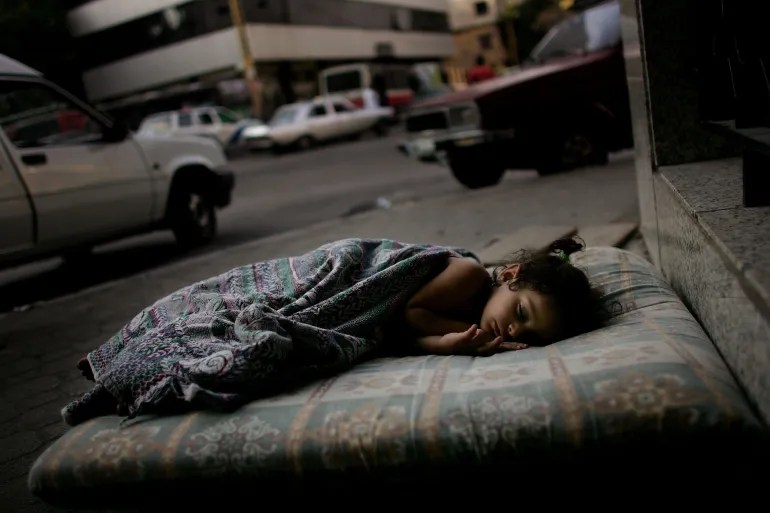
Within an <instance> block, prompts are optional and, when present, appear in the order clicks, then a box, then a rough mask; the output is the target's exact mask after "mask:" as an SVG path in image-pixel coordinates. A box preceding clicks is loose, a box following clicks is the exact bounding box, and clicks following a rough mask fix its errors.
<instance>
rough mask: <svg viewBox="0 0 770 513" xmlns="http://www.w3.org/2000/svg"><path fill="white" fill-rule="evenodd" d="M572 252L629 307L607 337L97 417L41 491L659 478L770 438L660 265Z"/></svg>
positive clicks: (405, 361)
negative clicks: (640, 468) (232, 404)
mask: <svg viewBox="0 0 770 513" xmlns="http://www.w3.org/2000/svg"><path fill="white" fill-rule="evenodd" d="M572 258H573V261H574V262H575V263H576V264H577V265H579V266H581V267H582V268H584V269H585V270H586V271H587V273H588V274H589V276H590V277H591V279H592V281H593V282H594V283H595V284H597V285H598V286H600V287H601V288H602V289H603V291H604V299H605V301H606V302H607V305H608V309H609V311H610V312H611V317H610V318H609V319H608V321H607V322H606V325H605V326H604V327H602V328H601V329H599V330H596V331H594V332H591V333H587V334H584V335H580V336H577V337H573V338H571V339H568V340H564V341H561V342H558V343H555V344H552V345H550V346H547V347H543V348H529V349H526V350H523V351H516V352H509V353H502V354H498V355H494V356H491V357H475V358H474V357H468V356H435V355H426V356H409V357H400V358H398V357H382V358H377V359H373V360H370V361H367V362H365V363H362V364H359V365H357V366H355V367H353V368H352V369H350V370H348V371H345V372H342V373H339V374H338V375H335V376H333V377H327V378H323V379H319V380H316V381H314V382H312V383H310V384H308V385H305V386H302V387H300V388H298V389H295V390H292V391H289V392H286V393H283V394H280V395H276V396H273V397H270V398H265V399H260V400H256V401H252V402H250V403H248V404H246V405H245V406H243V407H242V408H240V409H238V410H236V411H234V412H230V413H216V412H195V413H187V414H181V415H175V416H164V417H153V416H149V415H145V416H139V417H137V418H134V419H131V420H128V421H123V422H121V421H122V420H124V419H121V418H120V417H100V418H95V419H92V420H89V421H87V422H85V423H83V424H81V425H79V426H77V427H75V428H72V429H70V430H69V431H68V432H67V433H66V434H65V435H64V436H62V437H61V438H60V439H59V440H57V441H56V442H54V443H53V444H52V445H51V446H50V447H49V448H48V449H47V450H46V451H45V452H44V453H43V454H42V455H41V456H40V457H39V458H38V459H37V461H36V462H35V464H34V466H33V467H32V469H31V471H30V474H29V487H30V489H31V490H32V491H33V492H34V493H35V494H36V495H38V496H39V497H41V498H43V499H44V500H46V501H49V502H52V503H55V504H63V505H75V506H86V505H93V504H100V505H105V506H108V507H114V506H117V505H120V504H123V503H125V501H126V500H128V498H132V499H133V500H136V501H138V502H141V500H142V499H143V498H144V499H147V500H151V501H152V502H153V503H154V504H159V503H160V502H159V501H162V500H163V498H164V497H165V498H167V499H168V500H169V501H172V502H174V503H178V501H179V500H180V497H187V498H188V499H192V500H193V501H195V500H198V499H199V498H200V494H197V495H196V489H199V487H201V486H207V487H216V488H217V489H218V490H227V493H229V494H231V495H237V494H240V495H243V496H246V497H259V498H264V497H266V496H272V495H276V496H285V495H286V493H287V492H286V491H287V490H295V489H300V490H301V489H303V488H302V487H303V486H307V489H313V490H315V492H318V490H324V491H325V492H326V493H335V492H339V491H344V492H345V493H347V494H350V493H351V490H352V489H353V488H351V487H353V486H354V485H353V483H355V490H359V491H362V490H367V489H377V490H379V491H380V492H381V491H382V490H383V489H385V490H388V494H390V493H391V492H394V491H395V490H399V491H403V490H408V489H410V487H411V489H420V488H421V487H424V486H425V485H426V483H428V482H433V481H435V482H437V483H441V484H443V485H444V486H451V483H453V482H454V480H457V479H459V477H458V476H460V475H461V476H462V480H463V482H465V483H466V484H467V483H468V482H469V481H470V480H471V479H472V477H471V476H486V477H483V478H482V477H479V479H480V480H481V481H480V482H481V483H484V482H486V483H487V485H488V483H489V480H488V479H489V476H492V477H493V479H495V480H496V481H500V479H506V478H507V477H506V476H516V475H521V476H528V477H529V478H530V479H532V478H533V476H534V479H536V480H539V479H541V478H540V477H538V476H548V477H550V476H553V475H555V474H556V471H555V470H554V468H557V467H554V466H552V465H554V464H555V463H556V464H563V465H564V466H563V467H558V468H562V470H563V469H565V468H566V469H574V467H570V466H569V465H573V464H575V465H580V464H582V463H581V462H583V463H584V462H590V463H593V464H594V465H595V466H596V465H600V464H601V465H606V466H605V470H607V472H608V473H609V474H615V475H616V477H617V478H618V479H623V475H622V474H623V472H630V471H629V470H628V469H629V468H630V467H633V466H634V465H636V464H637V463H638V462H641V461H646V462H647V463H649V464H654V462H656V461H659V462H661V461H667V462H668V463H665V464H656V467H655V468H651V469H650V470H649V472H651V473H653V474H654V475H656V476H660V475H661V473H662V471H664V470H666V469H668V470H672V469H673V468H674V467H675V469H676V471H677V472H678V471H680V469H683V468H684V465H685V463H686V462H693V465H692V466H693V467H696V468H697V467H698V466H701V467H702V468H703V469H705V470H704V471H705V472H707V473H711V472H712V470H711V467H708V468H707V466H708V465H712V466H713V465H722V464H723V463H724V462H725V461H727V460H724V459H721V458H723V457H724V458H733V460H737V461H741V458H745V457H746V456H747V455H748V454H750V451H753V450H755V448H756V447H759V445H757V444H766V443H767V433H768V431H767V427H766V425H765V424H764V422H763V421H762V420H761V419H760V418H759V417H758V416H757V415H756V414H755V413H754V409H753V408H752V405H751V402H750V401H749V400H748V399H747V398H746V396H745V395H744V393H743V391H742V390H741V388H740V387H739V385H738V384H737V382H736V380H735V379H734V377H733V376H732V374H731V372H730V370H729V369H728V368H727V366H726V365H725V363H724V361H723V360H722V359H721V358H720V356H719V354H718V352H717V350H716V349H715V347H714V346H713V344H712V342H711V341H710V339H709V338H708V336H707V335H706V334H705V332H704V331H703V330H702V328H701V327H700V325H699V324H698V322H697V321H696V320H695V319H694V318H693V316H692V315H691V314H690V313H689V311H688V310H687V308H686V307H685V305H684V304H683V303H682V302H681V301H680V300H679V298H678V297H677V296H676V294H675V293H674V292H673V291H672V290H671V288H670V287H669V285H668V284H667V282H666V281H665V279H664V278H663V277H662V276H661V275H660V274H659V272H658V271H657V270H656V269H655V268H654V267H653V266H652V265H651V264H650V263H648V262H647V261H645V260H644V259H642V258H641V257H639V256H637V255H635V254H633V253H630V252H628V251H625V250H622V249H617V248H589V249H587V250H586V251H584V252H583V253H581V254H577V255H573V256H572ZM761 446H762V447H763V448H764V447H766V445H761ZM661 458H668V459H666V460H663V459H661ZM696 460H697V463H695V462H696ZM620 465H625V466H620ZM592 468H595V467H592ZM715 468H716V467H715ZM623 469H625V470H623ZM672 471H673V470H672ZM724 471H725V469H724V467H720V470H719V472H724ZM571 472H572V470H569V471H565V473H566V475H571V476H572V477H573V478H580V477H581V474H580V473H579V472H575V473H571ZM645 472H647V470H645ZM682 472H684V470H682ZM501 473H503V474H501ZM618 474H620V475H619V476H618ZM582 477H585V475H582ZM629 478H630V477H629ZM484 479H486V481H484ZM390 485H392V486H390ZM383 486H389V487H388V488H383ZM314 487H315V488H314ZM223 493H224V492H223ZM149 498H151V499H149Z"/></svg>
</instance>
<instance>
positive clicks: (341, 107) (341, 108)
mask: <svg viewBox="0 0 770 513" xmlns="http://www.w3.org/2000/svg"><path fill="white" fill-rule="evenodd" d="M332 107H334V112H350V110H351V109H350V108H349V107H348V106H347V105H345V104H344V103H342V102H334V103H332Z"/></svg>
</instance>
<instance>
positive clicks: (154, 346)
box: [62, 239, 476, 425]
mask: <svg viewBox="0 0 770 513" xmlns="http://www.w3.org/2000/svg"><path fill="white" fill-rule="evenodd" d="M449 256H463V257H471V258H476V257H475V256H474V255H473V254H472V253H470V252H469V251H467V250H464V249H462V248H452V247H445V246H436V245H427V244H408V243H402V242H397V241H393V240H387V239H345V240H341V241H336V242H332V243H329V244H326V245H323V246H321V247H319V248H318V249H315V250H313V251H310V252H308V253H306V254H304V255H301V256H295V257H287V258H278V259H274V260H268V261H263V262H257V263H254V264H250V265H245V266H242V267H237V268H235V269H232V270H230V271H227V272H225V273H223V274H221V275H219V276H214V277H212V278H209V279H207V280H204V281H200V282H198V283H194V284H192V285H189V286H187V287H184V288H182V289H180V290H178V291H176V292H173V293H171V294H169V295H168V296H166V297H164V298H162V299H160V300H158V301H157V302H155V303H154V304H152V305H151V306H149V307H147V308H145V309H144V310H142V311H141V312H140V313H139V314H138V315H136V316H135V317H134V318H133V319H132V320H131V321H130V322H129V323H128V324H126V325H125V326H124V327H123V328H121V329H120V330H119V331H118V332H117V333H116V334H115V335H114V336H113V337H112V338H110V339H109V340H108V341H107V342H106V343H104V344H103V345H102V346H101V347H99V348H98V349H96V350H94V351H92V352H90V353H89V354H88V355H87V359H88V363H89V364H90V367H91V370H92V371H93V377H94V380H95V383H96V384H95V386H94V388H93V390H91V391H89V392H87V393H86V394H84V395H83V397H82V398H80V399H79V400H76V401H73V402H72V403H70V404H68V405H67V406H66V407H65V408H64V409H63V410H62V416H63V418H64V420H65V422H67V423H68V424H71V425H74V424H78V423H80V422H82V421H84V420H87V419H88V418H90V417H93V416H97V415H100V414H103V413H106V412H109V411H110V407H109V403H110V401H112V403H113V404H114V406H112V410H113V411H114V409H115V406H117V407H118V411H119V412H121V414H124V415H128V416H129V417H134V416H136V415H138V414H140V413H165V412H174V411H179V410H180V409H189V408H217V409H220V408H231V407H235V406H239V405H241V404H243V403H244V402H246V401H249V400H251V399H253V398H257V397H260V396H264V395H266V394H270V393H273V392H276V391H280V390H284V389H285V388H286V387H291V386H294V385H300V384H303V383H306V382H307V381H308V380H310V379H315V378H318V377H321V376H323V375H329V374H332V373H338V372H340V371H343V370H345V369H348V368H350V367H351V366H353V365H354V364H356V363H357V362H360V361H361V360H362V359H364V358H366V357H368V356H371V355H372V354H374V353H375V351H376V350H378V349H382V348H383V342H384V341H385V339H386V337H385V332H384V329H383V328H384V327H385V326H386V325H387V322H388V320H389V318H390V317H391V316H392V315H393V314H394V313H395V312H397V311H398V310H399V309H400V308H402V307H403V306H404V305H405V303H406V301H407V300H408V299H409V298H410V297H411V296H412V295H413V294H414V293H415V292H416V290H417V289H418V288H419V287H421V286H422V285H423V284H424V283H426V282H427V281H428V280H430V279H431V278H432V277H433V276H435V275H436V274H438V272H440V271H441V270H442V269H443V268H444V267H445V265H446V262H447V258H448V257H449ZM105 400H106V401H107V403H108V407H107V410H105V407H104V404H105ZM115 403H116V404H115Z"/></svg>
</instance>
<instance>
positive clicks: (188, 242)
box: [169, 182, 217, 248]
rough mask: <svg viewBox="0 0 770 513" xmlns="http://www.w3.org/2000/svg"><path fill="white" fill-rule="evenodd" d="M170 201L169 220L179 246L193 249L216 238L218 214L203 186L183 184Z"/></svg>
mask: <svg viewBox="0 0 770 513" xmlns="http://www.w3.org/2000/svg"><path fill="white" fill-rule="evenodd" d="M169 201H170V202H171V205H170V209H169V220H170V222H171V229H172V231H173V232H174V237H175V238H176V241H177V244H179V245H180V246H182V247H183V248H193V247H197V246H202V245H204V244H206V243H208V242H210V241H211V240H212V239H213V238H214V236H215V235H216V233H217V218H216V212H215V210H214V204H213V203H212V201H211V199H210V197H209V196H208V195H207V194H206V192H205V190H204V187H203V186H202V185H200V184H196V183H189V182H188V183H186V184H181V185H180V186H179V187H178V188H177V189H176V190H175V191H174V192H173V193H172V197H171V198H170V200H169Z"/></svg>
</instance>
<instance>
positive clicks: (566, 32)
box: [530, 2, 621, 62]
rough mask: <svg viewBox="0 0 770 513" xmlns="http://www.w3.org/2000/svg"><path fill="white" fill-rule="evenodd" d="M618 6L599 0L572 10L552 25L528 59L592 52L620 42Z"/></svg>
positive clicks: (538, 59) (540, 59) (538, 60)
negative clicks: (578, 10) (598, 2)
mask: <svg viewBox="0 0 770 513" xmlns="http://www.w3.org/2000/svg"><path fill="white" fill-rule="evenodd" d="M620 40H621V34H620V7H619V5H618V4H617V3H616V2H610V3H607V4H602V5H599V6H596V7H592V8H590V9H586V10H585V11H583V12H581V13H579V14H575V15H572V16H570V17H569V18H567V19H566V20H564V21H563V22H561V23H559V24H558V25H556V26H555V27H553V28H552V29H551V30H550V31H548V33H547V34H546V35H545V37H543V39H542V40H540V42H539V43H538V44H537V45H536V46H535V48H534V49H533V50H532V52H531V53H530V60H532V61H534V62H544V61H547V60H549V59H552V58H554V57H561V56H565V55H575V54H581V53H586V52H595V51H598V50H601V49H604V48H610V47H613V46H615V45H617V44H619V43H620Z"/></svg>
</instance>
